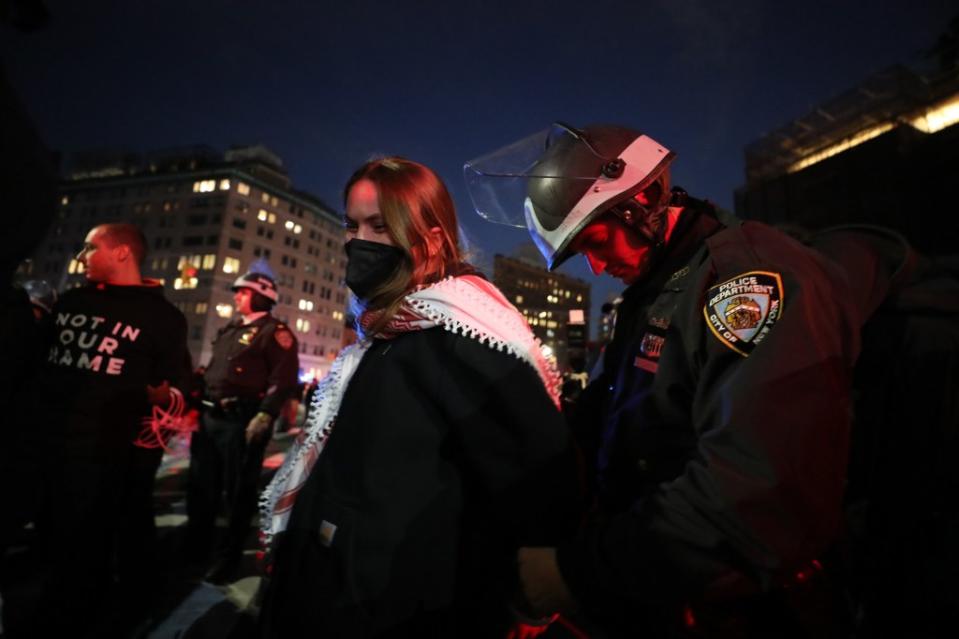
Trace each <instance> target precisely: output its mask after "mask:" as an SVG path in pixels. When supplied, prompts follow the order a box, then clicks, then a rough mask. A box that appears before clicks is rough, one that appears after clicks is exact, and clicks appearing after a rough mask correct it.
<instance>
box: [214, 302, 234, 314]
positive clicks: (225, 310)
mask: <svg viewBox="0 0 959 639" xmlns="http://www.w3.org/2000/svg"><path fill="white" fill-rule="evenodd" d="M216 314H217V315H219V316H220V317H230V316H231V315H233V307H232V306H230V305H229V304H217V305H216Z"/></svg>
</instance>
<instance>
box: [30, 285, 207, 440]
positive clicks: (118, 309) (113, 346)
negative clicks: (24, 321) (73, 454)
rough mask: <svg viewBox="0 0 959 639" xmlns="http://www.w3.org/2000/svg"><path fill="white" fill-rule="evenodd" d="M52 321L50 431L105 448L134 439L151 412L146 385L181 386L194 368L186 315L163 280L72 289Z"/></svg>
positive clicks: (47, 390)
mask: <svg viewBox="0 0 959 639" xmlns="http://www.w3.org/2000/svg"><path fill="white" fill-rule="evenodd" d="M51 318H52V323H53V342H52V344H50V347H49V351H48V353H47V362H46V366H45V372H44V376H43V380H42V382H41V385H42V387H43V389H44V390H43V402H44V408H45V410H46V411H47V413H48V414H49V415H50V418H51V420H52V423H51V424H50V429H51V430H50V433H51V435H53V436H54V437H55V438H57V439H59V443H61V444H63V445H65V446H66V447H68V448H69V447H84V448H89V449H91V450H100V451H101V452H103V453H107V452H108V451H109V450H114V449H115V447H117V446H120V445H124V444H127V443H129V442H130V441H132V439H133V437H134V436H135V435H136V433H137V432H139V430H140V427H141V423H140V421H141V418H143V417H145V416H148V415H149V405H148V403H147V395H146V386H147V384H150V385H154V386H156V385H158V384H160V383H162V382H163V381H164V380H167V381H169V382H170V383H171V385H173V386H178V385H180V384H181V382H182V380H183V378H184V375H185V374H186V372H187V370H188V368H187V364H188V363H189V361H190V359H189V353H188V351H187V348H186V319H185V318H184V317H183V313H181V312H180V311H179V310H178V309H177V308H176V307H174V306H173V305H172V304H170V303H169V302H168V301H167V300H166V299H164V297H163V288H162V287H161V286H160V285H159V283H157V282H147V283H145V284H144V285H143V286H115V285H112V284H105V283H100V284H89V285H87V286H82V287H80V288H75V289H71V290H69V291H67V292H65V293H64V294H63V295H62V296H61V297H60V299H59V300H58V301H57V303H56V305H55V306H54V308H53V312H52V314H51Z"/></svg>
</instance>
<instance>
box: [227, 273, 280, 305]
mask: <svg viewBox="0 0 959 639" xmlns="http://www.w3.org/2000/svg"><path fill="white" fill-rule="evenodd" d="M238 288H248V289H250V290H252V291H253V292H254V293H259V294H260V295H262V296H263V297H265V298H266V299H268V300H270V301H271V302H273V303H274V304H275V303H276V302H277V301H278V300H279V299H280V296H279V295H278V294H277V292H276V282H274V281H273V278H272V277H270V276H269V275H267V274H265V273H257V272H255V271H248V272H246V273H244V274H243V275H241V276H240V277H238V278H236V281H234V282H233V286H232V289H233V290H234V291H235V290H236V289H238Z"/></svg>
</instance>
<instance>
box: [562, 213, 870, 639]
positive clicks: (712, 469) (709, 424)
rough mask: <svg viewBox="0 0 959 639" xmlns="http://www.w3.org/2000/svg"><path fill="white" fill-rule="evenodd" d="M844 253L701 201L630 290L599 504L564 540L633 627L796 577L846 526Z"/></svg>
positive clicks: (612, 349)
mask: <svg viewBox="0 0 959 639" xmlns="http://www.w3.org/2000/svg"><path fill="white" fill-rule="evenodd" d="M851 297H852V296H851V295H850V293H849V291H848V289H847V288H846V285H845V280H844V278H843V276H842V274H841V273H840V272H838V269H836V268H835V265H834V264H832V263H830V262H828V261H827V260H825V259H823V258H822V257H821V256H819V255H817V254H815V253H814V252H813V251H811V250H809V249H807V248H805V247H803V246H801V245H800V244H799V243H798V242H795V241H793V240H792V239H791V238H789V237H787V236H785V235H784V234H782V233H779V232H777V231H775V230H773V229H771V228H769V227H767V226H765V225H762V224H759V223H749V222H747V223H745V224H743V225H742V226H741V227H740V226H739V225H738V224H737V223H735V222H733V223H732V225H731V226H730V227H729V228H725V227H724V225H723V224H722V223H720V222H719V221H718V220H717V219H716V217H714V215H713V213H712V211H711V207H707V206H706V205H704V204H703V203H696V202H695V201H694V202H692V203H691V205H690V207H688V208H687V210H686V211H685V212H684V214H683V217H682V218H680V226H678V227H677V230H676V234H675V235H674V241H673V242H672V243H671V244H670V245H669V246H668V248H667V252H666V253H665V255H664V256H663V257H662V259H661V261H660V262H659V266H658V267H657V268H656V270H655V271H654V272H652V273H651V274H650V275H649V276H648V277H646V278H644V279H643V280H642V281H640V282H637V283H636V284H634V285H633V286H631V287H630V288H629V289H627V291H626V292H625V293H624V296H623V301H622V303H621V304H620V307H619V309H618V317H617V321H616V326H615V334H614V339H613V342H612V343H611V344H610V346H609V347H608V349H607V353H606V359H605V363H604V373H603V375H602V376H601V377H600V378H599V379H598V380H597V382H596V383H594V386H593V387H592V388H590V389H587V390H588V392H589V394H590V396H592V397H593V398H594V399H595V398H597V397H598V398H599V402H598V404H600V405H601V406H602V412H601V413H599V414H597V413H593V414H592V420H591V427H592V428H593V429H594V432H595V433H596V434H597V436H598V441H597V443H596V448H597V453H598V454H597V471H598V474H599V479H598V489H597V490H598V495H599V498H598V501H599V513H600V514H598V515H597V516H596V517H595V518H593V519H592V520H591V522H590V523H589V525H588V526H587V527H586V528H585V530H584V532H583V533H582V535H581V536H580V537H579V538H578V539H577V540H575V541H574V542H571V543H568V544H564V545H562V546H560V548H559V549H558V561H559V565H560V569H561V571H562V573H563V575H564V577H565V578H566V580H567V581H568V583H569V584H570V586H571V589H572V591H573V593H574V595H575V596H576V597H577V598H579V599H580V600H581V601H582V602H583V603H584V604H585V607H586V609H587V610H588V611H589V612H591V613H592V614H593V615H594V616H595V617H596V618H597V619H603V620H605V622H606V623H607V624H608V626H607V629H608V630H614V629H618V630H620V631H622V632H623V634H625V635H629V636H631V634H630V633H633V632H637V631H639V629H641V628H643V627H644V626H645V627H646V628H647V629H648V628H649V627H650V622H651V621H652V620H653V619H655V618H656V617H657V616H661V617H662V618H670V619H673V620H676V621H681V620H682V611H683V605H684V604H685V603H686V602H689V601H695V600H700V599H702V598H704V597H714V596H718V597H720V598H723V597H725V598H729V597H735V596H738V595H742V594H744V593H749V592H753V593H755V592H759V591H762V590H766V589H769V588H772V587H775V586H776V585H779V584H780V580H782V579H784V578H785V577H786V576H787V575H789V574H791V571H793V570H795V569H797V568H798V567H800V566H802V565H803V564H804V562H809V561H810V560H812V559H813V558H815V557H817V553H820V552H821V551H822V550H823V549H824V548H825V547H826V546H827V545H828V544H829V543H831V542H832V541H834V540H835V539H836V537H837V535H838V529H839V524H840V517H841V500H842V494H843V488H844V478H845V470H846V461H847V451H848V440H849V430H850V421H851V417H850V381H851V368H852V365H853V363H854V361H855V358H856V356H857V354H858V348H859V336H858V329H859V326H860V324H861V317H860V316H859V314H858V313H857V311H856V310H855V309H854V308H853V305H852V304H851V302H850V298H851Z"/></svg>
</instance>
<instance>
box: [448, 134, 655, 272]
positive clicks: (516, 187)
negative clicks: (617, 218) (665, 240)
mask: <svg viewBox="0 0 959 639" xmlns="http://www.w3.org/2000/svg"><path fill="white" fill-rule="evenodd" d="M672 158H673V154H672V153H671V152H670V151H669V150H668V149H666V148H664V147H663V146H662V145H660V144H659V143H658V142H656V141H655V140H653V139H651V138H650V137H648V136H646V135H643V134H641V133H639V132H637V131H633V130H630V129H626V128H623V127H612V126H601V127H595V128H591V129H589V130H588V132H587V131H581V130H578V129H576V128H574V127H571V126H569V125H567V124H564V123H561V122H556V123H554V124H553V125H552V126H551V127H550V128H548V129H545V130H543V131H540V132H539V133H536V134H534V135H531V136H528V137H526V138H523V139H522V140H519V141H518V142H514V143H512V144H510V145H508V146H505V147H503V148H501V149H499V150H497V151H494V152H492V153H489V154H487V155H484V156H482V157H479V158H476V159H475V160H470V161H469V162H467V163H466V164H465V166H464V167H463V173H464V175H465V178H466V185H467V189H468V191H469V194H470V198H471V199H472V201H473V206H474V208H475V209H476V212H477V213H478V214H479V215H480V216H481V217H483V218H484V219H486V220H488V221H490V222H494V223H497V224H505V225H508V226H513V227H517V228H526V229H528V230H529V233H530V236H531V237H532V239H533V241H534V243H535V244H536V245H537V247H538V248H539V250H540V252H541V253H542V254H543V257H544V258H545V259H546V262H547V266H548V268H550V269H553V268H556V267H557V266H559V265H560V264H561V263H562V262H563V261H564V260H565V259H567V258H568V257H569V254H570V243H571V242H572V240H573V239H574V238H575V237H576V235H577V234H578V233H579V232H580V231H582V229H583V228H584V227H585V225H586V224H588V223H589V222H590V221H591V220H592V219H593V218H595V217H596V216H597V215H598V214H599V213H601V212H602V211H605V210H608V209H609V208H610V207H612V206H615V205H617V204H619V203H620V202H622V201H623V200H625V199H626V198H628V197H630V196H632V195H634V194H635V193H636V192H638V191H639V190H641V189H643V188H645V186H647V185H649V184H650V183H651V182H652V181H653V180H655V179H656V177H657V176H659V175H660V174H661V173H662V172H663V170H665V168H666V167H667V166H668V165H669V162H671V161H672ZM655 205H656V204H653V206H655Z"/></svg>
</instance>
